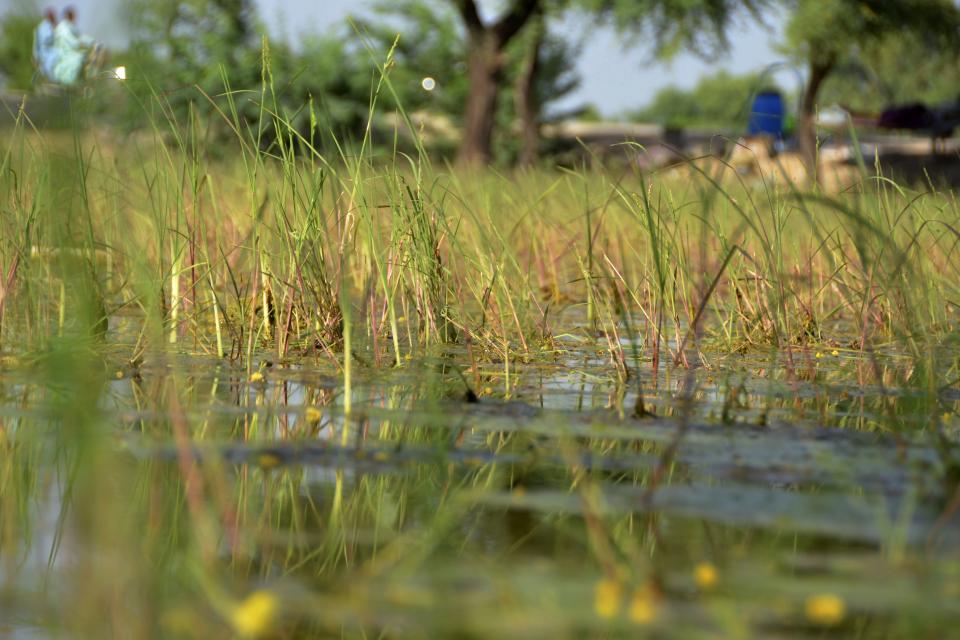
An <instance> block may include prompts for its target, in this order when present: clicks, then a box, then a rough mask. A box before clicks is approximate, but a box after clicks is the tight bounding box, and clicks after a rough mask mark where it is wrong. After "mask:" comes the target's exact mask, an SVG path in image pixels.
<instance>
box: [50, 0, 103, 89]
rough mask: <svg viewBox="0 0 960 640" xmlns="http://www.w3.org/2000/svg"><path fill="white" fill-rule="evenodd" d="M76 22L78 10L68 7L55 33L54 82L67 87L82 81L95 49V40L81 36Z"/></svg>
mask: <svg viewBox="0 0 960 640" xmlns="http://www.w3.org/2000/svg"><path fill="white" fill-rule="evenodd" d="M76 20H77V12H76V10H75V9H74V8H73V7H67V8H66V9H64V10H63V19H62V20H60V22H59V23H58V24H57V27H56V29H55V30H54V33H53V41H54V50H55V51H56V60H55V62H54V66H53V80H54V81H55V82H57V83H59V84H62V85H66V86H70V85H74V84H76V83H77V82H78V81H79V80H80V77H81V75H82V74H83V67H84V65H85V64H86V62H87V57H88V56H89V54H90V51H91V50H92V49H93V48H94V42H93V39H92V38H90V37H88V36H84V35H81V34H80V29H78V28H77V22H76Z"/></svg>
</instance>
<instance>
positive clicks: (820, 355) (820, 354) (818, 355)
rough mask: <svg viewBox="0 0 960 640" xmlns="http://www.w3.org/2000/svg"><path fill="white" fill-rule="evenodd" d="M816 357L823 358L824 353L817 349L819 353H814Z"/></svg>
mask: <svg viewBox="0 0 960 640" xmlns="http://www.w3.org/2000/svg"><path fill="white" fill-rule="evenodd" d="M814 357H815V358H816V359H817V360H819V359H820V358H822V357H823V354H822V353H820V352H819V351H817V353H816V354H814Z"/></svg>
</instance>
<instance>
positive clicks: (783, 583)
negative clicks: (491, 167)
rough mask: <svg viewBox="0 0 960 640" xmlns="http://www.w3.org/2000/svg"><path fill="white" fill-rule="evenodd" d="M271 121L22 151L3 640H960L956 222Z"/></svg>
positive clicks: (8, 304)
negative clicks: (115, 639) (215, 133)
mask: <svg viewBox="0 0 960 640" xmlns="http://www.w3.org/2000/svg"><path fill="white" fill-rule="evenodd" d="M387 90H389V78H388V77H387V76H384V77H383V78H382V81H381V83H380V86H379V87H378V88H377V91H376V92H375V93H374V106H375V102H376V96H377V95H379V92H380V91H387ZM271 91H272V89H271V88H270V83H269V82H265V84H264V92H263V94H262V95H261V96H260V100H259V105H260V113H259V118H258V119H257V120H256V121H255V122H254V123H253V124H250V123H249V122H248V121H246V120H244V119H242V118H241V117H240V116H239V115H238V113H239V111H238V109H237V107H236V104H235V102H234V99H235V97H236V96H235V95H234V94H232V93H230V92H229V91H228V92H226V93H225V94H223V95H222V96H216V97H209V98H205V99H209V100H210V101H211V102H212V103H213V104H214V105H215V106H216V111H217V112H218V113H220V114H221V116H222V118H223V119H224V121H225V122H226V123H227V124H229V125H230V127H231V128H232V130H233V131H234V132H235V137H234V139H233V140H232V142H230V143H229V146H228V147H226V148H224V147H218V148H217V149H216V150H215V152H216V153H214V150H213V149H210V148H208V147H207V145H206V142H205V140H204V126H203V123H202V122H201V121H200V120H199V118H195V117H191V118H190V119H188V121H186V122H181V121H178V120H177V119H176V118H175V117H174V116H173V115H172V112H171V111H169V110H166V109H164V108H163V107H164V104H163V102H162V98H160V97H158V98H157V100H158V109H157V110H156V113H159V114H161V117H160V118H158V119H157V120H156V121H154V123H153V130H152V132H151V133H150V134H146V135H144V134H135V135H131V136H129V137H126V138H124V137H121V136H119V135H117V134H115V133H109V132H107V133H105V132H103V131H101V130H99V129H96V128H87V129H82V128H77V129H74V130H72V131H38V130H35V129H33V128H32V127H31V125H30V123H29V121H28V120H26V119H25V118H21V120H20V122H19V125H18V126H17V127H16V128H14V129H12V130H10V131H8V132H5V133H4V136H5V137H4V144H3V155H2V159H0V225H2V229H0V357H2V363H0V364H2V369H0V396H2V401H0V631H2V632H4V633H6V632H10V633H13V634H14V635H15V636H16V635H17V634H24V635H25V637H30V636H31V635H43V636H47V635H57V636H63V637H107V636H122V637H131V638H136V637H155V636H162V637H197V638H201V637H202V638H209V637H214V638H216V637H234V636H240V637H281V638H287V637H289V638H292V637H312V636H316V637H327V636H331V637H333V636H336V637H345V636H346V637H396V636H413V637H443V636H457V637H464V636H467V637H470V636H475V637H507V636H514V637H558V636H559V637H610V636H615V637H618V636H631V637H633V636H636V635H637V634H638V633H649V634H650V635H651V636H652V637H675V638H696V637H714V638H716V637H757V638H761V637H810V636H815V637H823V636H830V635H833V636H836V637H861V638H874V637H875V638H889V637H913V638H924V637H926V638H944V637H948V636H949V635H950V634H951V633H953V632H952V631H951V629H955V628H957V622H958V620H960V605H958V604H957V603H960V513H958V512H960V452H958V447H957V442H958V434H960V416H958V411H960V389H958V383H957V381H958V379H960V349H958V345H957V335H958V334H957V326H958V321H960V290H958V289H960V273H958V271H960V259H958V258H957V256H956V255H955V254H956V253H957V245H958V242H960V234H958V231H957V229H958V228H960V204H958V203H957V201H956V198H955V196H954V194H953V193H940V192H937V191H935V190H924V191H914V190H910V189H907V188H906V187H901V186H898V185H896V184H893V183H892V182H890V181H889V180H886V179H884V178H883V177H882V176H868V175H864V177H863V180H862V182H861V183H860V184H859V185H857V186H856V188H854V189H850V190H848V191H846V192H844V193H840V194H835V195H826V194H824V193H822V192H807V191H801V190H798V189H796V188H785V187H782V186H779V187H778V186H774V185H759V186H757V185H746V184H742V183H741V182H740V181H739V178H738V176H737V175H736V174H735V173H732V172H729V171H728V170H727V169H726V168H725V167H724V166H723V165H722V164H721V163H717V162H706V161H699V162H693V161H692V162H690V163H688V164H686V165H683V166H680V167H675V168H673V169H671V170H669V171H663V172H660V173H656V172H655V173H645V172H643V171H640V170H639V169H633V168H629V167H628V168H626V169H620V170H617V171H616V172H614V171H613V170H610V171H603V170H601V169H596V168H592V169H580V170H563V171H561V170H556V171H547V170H542V171H540V170H537V171H524V172H518V173H514V174H509V175H501V174H496V173H494V172H493V171H479V172H461V171H456V170H452V169H450V168H447V167H437V166H434V165H433V164H431V162H430V159H429V157H428V156H427V155H426V153H425V152H424V150H423V149H422V147H420V146H419V145H418V144H416V143H403V140H402V139H401V138H400V137H399V134H398V137H397V138H395V139H394V141H393V142H394V143H395V147H394V148H393V149H390V148H389V147H387V151H384V146H383V141H381V140H374V139H373V135H372V134H370V135H369V136H368V138H367V139H364V140H362V141H359V142H358V143H357V144H356V145H353V146H347V145H344V146H343V147H341V148H340V149H339V151H337V152H336V153H333V154H330V153H326V152H323V151H321V150H319V149H316V148H314V147H313V144H312V140H314V139H315V137H314V134H315V133H316V132H314V131H313V130H308V131H301V130H298V129H296V128H295V127H293V126H292V125H290V124H289V122H290V120H289V119H288V118H286V117H284V115H283V114H281V113H279V112H278V110H277V109H275V108H273V106H272V105H275V104H276V103H275V101H272V100H271V95H272V94H271ZM372 112H373V110H372ZM374 143H376V144H374ZM388 143H389V141H388ZM401 144H408V145H409V146H411V149H410V151H409V153H406V152H403V151H402V149H401ZM640 152H642V150H638V153H640Z"/></svg>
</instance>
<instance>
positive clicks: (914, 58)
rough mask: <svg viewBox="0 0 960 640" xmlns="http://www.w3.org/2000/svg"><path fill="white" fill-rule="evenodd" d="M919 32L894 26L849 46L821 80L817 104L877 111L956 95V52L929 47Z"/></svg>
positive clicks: (959, 68) (959, 73)
mask: <svg viewBox="0 0 960 640" xmlns="http://www.w3.org/2000/svg"><path fill="white" fill-rule="evenodd" d="M924 40H925V37H924V36H918V35H917V34H916V33H911V32H909V31H908V32H900V31H895V32H891V33H890V34H888V35H886V36H884V37H883V38H881V39H878V40H876V41H875V42H868V43H866V44H865V45H864V46H862V47H859V48H858V49H857V50H856V51H854V52H852V54H851V56H850V57H849V59H848V61H847V63H846V64H841V65H838V66H837V68H836V70H835V71H834V72H833V73H832V74H830V76H829V77H828V78H827V79H826V80H825V81H824V83H823V87H822V88H821V90H820V96H819V102H820V103H821V104H839V105H843V106H844V107H847V108H849V109H852V110H854V111H857V112H864V113H878V112H879V111H881V110H882V109H883V108H884V107H886V106H890V105H896V104H905V103H910V102H922V103H924V104H927V105H937V104H942V103H945V102H950V101H955V100H957V99H958V97H960V52H958V51H957V49H954V48H949V47H945V48H941V47H935V48H933V49H931V48H930V47H929V46H927V43H926V42H925V41H924Z"/></svg>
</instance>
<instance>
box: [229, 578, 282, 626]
mask: <svg viewBox="0 0 960 640" xmlns="http://www.w3.org/2000/svg"><path fill="white" fill-rule="evenodd" d="M276 615H277V597H276V596H275V595H274V594H272V593H271V592H269V591H264V590H259V591H254V592H253V593H251V594H250V595H249V596H247V599H246V600H244V601H243V602H241V603H240V604H238V605H237V606H236V607H234V608H233V611H232V612H231V614H230V624H231V625H232V626H233V629H234V631H236V632H237V635H239V636H241V637H243V638H256V637H257V636H261V635H263V634H264V633H266V632H267V631H269V630H270V627H271V625H273V621H274V618H275V617H276Z"/></svg>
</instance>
